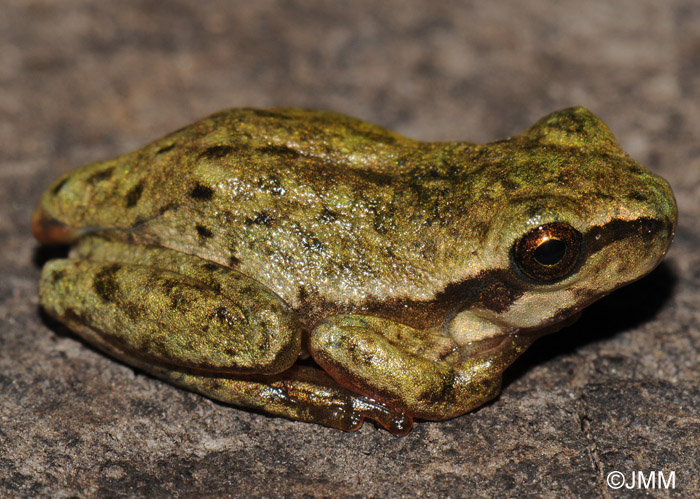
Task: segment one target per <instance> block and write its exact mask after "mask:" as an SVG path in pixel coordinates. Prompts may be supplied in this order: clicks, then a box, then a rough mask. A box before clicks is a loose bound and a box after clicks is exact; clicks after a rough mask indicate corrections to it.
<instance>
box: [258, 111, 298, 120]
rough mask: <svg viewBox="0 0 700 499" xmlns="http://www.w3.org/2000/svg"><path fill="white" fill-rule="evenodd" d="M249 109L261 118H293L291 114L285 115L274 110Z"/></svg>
mask: <svg viewBox="0 0 700 499" xmlns="http://www.w3.org/2000/svg"><path fill="white" fill-rule="evenodd" d="M249 111H250V112H251V113H252V114H254V115H255V116H259V117H261V118H276V119H291V118H290V117H289V116H285V115H284V114H280V113H275V112H273V111H268V110H266V109H249Z"/></svg>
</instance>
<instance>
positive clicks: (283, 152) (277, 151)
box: [258, 145, 301, 158]
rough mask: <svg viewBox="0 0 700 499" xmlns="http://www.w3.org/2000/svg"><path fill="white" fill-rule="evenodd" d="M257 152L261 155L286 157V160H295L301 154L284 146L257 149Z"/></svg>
mask: <svg viewBox="0 0 700 499" xmlns="http://www.w3.org/2000/svg"><path fill="white" fill-rule="evenodd" d="M258 152H260V153H262V154H272V155H275V156H286V157H288V158H296V157H299V156H301V153H300V152H299V151H297V150H296V149H292V148H291V147H288V146H285V145H269V146H264V147H259V148H258Z"/></svg>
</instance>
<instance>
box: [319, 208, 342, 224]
mask: <svg viewBox="0 0 700 499" xmlns="http://www.w3.org/2000/svg"><path fill="white" fill-rule="evenodd" d="M319 219H320V220H322V221H324V222H335V221H336V220H338V214H337V213H336V212H335V211H333V210H331V209H330V208H328V207H327V206H324V207H323V210H321V215H319Z"/></svg>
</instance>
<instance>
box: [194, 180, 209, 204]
mask: <svg viewBox="0 0 700 499" xmlns="http://www.w3.org/2000/svg"><path fill="white" fill-rule="evenodd" d="M190 197H191V198H192V199H197V200H200V201H207V200H209V199H211V198H212V197H214V189H212V188H211V187H209V186H206V185H203V184H199V183H198V184H196V185H195V186H194V187H193V188H192V190H191V191H190Z"/></svg>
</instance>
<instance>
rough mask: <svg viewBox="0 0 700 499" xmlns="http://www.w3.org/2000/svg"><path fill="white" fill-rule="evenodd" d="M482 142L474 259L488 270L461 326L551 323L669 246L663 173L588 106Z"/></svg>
mask: <svg viewBox="0 0 700 499" xmlns="http://www.w3.org/2000/svg"><path fill="white" fill-rule="evenodd" d="M484 147H485V148H487V151H488V154H489V157H490V158H491V159H492V160H494V161H495V164H497V165H498V167H497V168H493V172H492V173H491V174H490V177H489V178H486V179H484V182H485V183H486V184H488V186H490V187H487V186H486V185H485V186H484V189H482V190H483V191H485V192H489V191H490V192H491V195H490V196H488V197H487V198H485V199H483V200H478V201H477V203H476V204H475V206H476V207H477V208H476V209H477V210H483V211H484V212H486V211H488V212H489V215H488V217H489V218H488V221H487V222H486V226H488V227H489V231H488V235H487V237H486V238H484V244H483V246H482V249H481V252H480V256H479V260H480V266H481V268H483V269H490V270H489V271H486V272H483V273H482V277H481V282H480V291H479V293H478V296H477V298H476V299H475V301H474V302H472V303H471V304H469V305H467V307H468V310H469V313H468V314H464V319H465V320H467V321H468V322H472V324H467V327H466V328H462V329H463V330H465V329H475V328H474V326H478V327H476V330H477V334H478V330H479V329H482V334H483V336H487V335H493V334H499V333H502V332H507V331H511V332H512V331H515V330H521V331H522V330H525V331H527V330H532V331H535V330H547V329H550V330H555V329H556V327H557V325H560V324H563V323H564V322H565V321H566V319H568V318H570V317H572V316H574V315H576V313H577V312H578V311H579V310H581V309H582V308H584V307H585V306H587V305H589V304H590V303H592V302H593V301H595V300H597V299H598V298H600V297H602V296H604V295H606V294H608V293H610V292H611V291H613V290H615V289H616V288H619V287H620V286H622V285H624V284H627V283H629V282H631V281H634V280H636V279H638V278H640V277H642V276H643V275H645V274H647V273H648V272H650V271H651V270H652V269H653V268H654V267H655V266H656V265H657V264H658V263H659V262H660V261H661V259H662V258H663V256H664V255H665V254H666V251H667V249H668V247H669V245H670V243H671V240H672V238H673V235H674V230H675V227H676V220H677V211H676V203H675V199H674V197H673V193H672V192H671V189H670V187H669V185H668V183H667V182H666V181H665V180H663V179H662V178H660V177H658V176H656V175H654V174H652V173H651V172H649V171H648V170H646V169H645V168H644V167H642V166H641V165H639V164H638V163H637V162H635V161H634V160H633V159H632V158H630V157H629V156H628V155H626V154H625V153H624V152H623V151H622V149H621V148H620V147H619V145H618V144H617V142H616V141H615V138H614V137H613V135H612V133H611V132H610V131H609V130H608V128H607V127H606V126H605V125H604V124H603V123H602V122H601V121H600V120H599V119H598V118H596V117H595V116H594V115H593V114H591V113H590V112H589V111H588V110H586V109H583V108H571V109H565V110H562V111H559V112H556V113H553V114H550V115H548V116H546V117H544V118H543V119H541V120H540V121H539V122H537V123H536V124H535V125H533V126H532V127H531V128H529V129H528V130H527V131H525V132H524V133H523V134H521V135H519V136H517V137H514V138H512V139H508V140H505V141H498V142H495V143H492V144H488V145H486V146H484ZM494 186H495V187H494ZM494 189H495V191H494ZM494 192H497V195H496V196H494V195H493V193H494ZM494 200H496V201H494ZM498 200H501V201H500V202H499V201H498ZM484 324H487V325H490V326H488V327H486V329H485V330H484ZM494 327H495V328H496V330H494V329H493V328H494ZM483 336H482V337H483Z"/></svg>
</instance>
